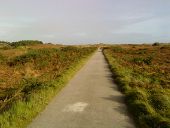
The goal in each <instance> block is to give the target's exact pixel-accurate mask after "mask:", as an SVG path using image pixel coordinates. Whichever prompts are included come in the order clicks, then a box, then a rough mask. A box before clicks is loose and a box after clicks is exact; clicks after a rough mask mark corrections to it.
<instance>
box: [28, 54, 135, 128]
mask: <svg viewBox="0 0 170 128" xmlns="http://www.w3.org/2000/svg"><path fill="white" fill-rule="evenodd" d="M28 128H135V126H134V123H133V121H132V119H131V118H130V116H129V114H128V112H127V108H126V105H125V103H124V96H123V95H122V94H121V93H120V92H119V91H118V89H117V86H116V85H115V84H114V82H113V79H112V73H111V71H110V69H109V68H108V64H107V62H106V60H105V58H104V56H103V53H102V52H101V51H98V52H96V53H95V54H94V55H93V56H92V57H91V59H90V60H89V61H88V62H87V64H85V66H84V67H83V68H82V69H81V70H80V71H79V72H78V73H77V74H76V75H75V76H74V77H73V78H72V80H70V82H69V83H68V85H67V86H66V87H64V88H63V89H62V91H61V92H60V93H59V94H58V95H57V96H56V97H54V98H53V100H52V101H51V102H50V103H49V105H47V107H46V109H45V110H44V111H43V112H41V113H40V114H39V115H38V116H37V117H36V118H35V119H34V120H33V122H32V123H31V124H30V125H29V126H28Z"/></svg>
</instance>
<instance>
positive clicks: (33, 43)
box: [10, 40, 43, 47]
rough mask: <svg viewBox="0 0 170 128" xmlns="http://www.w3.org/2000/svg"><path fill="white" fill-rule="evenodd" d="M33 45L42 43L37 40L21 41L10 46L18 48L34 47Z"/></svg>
mask: <svg viewBox="0 0 170 128" xmlns="http://www.w3.org/2000/svg"><path fill="white" fill-rule="evenodd" d="M35 44H43V42H42V41H38V40H21V41H17V42H12V43H11V44H10V45H11V46H13V47H18V46H27V45H35Z"/></svg>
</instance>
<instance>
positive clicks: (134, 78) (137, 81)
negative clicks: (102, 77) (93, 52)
mask: <svg viewBox="0 0 170 128" xmlns="http://www.w3.org/2000/svg"><path fill="white" fill-rule="evenodd" d="M145 50H146V49H145ZM134 51H135V52H134ZM150 51H151V50H148V51H147V52H146V53H144V54H143V51H142V55H141V51H140V50H139V49H135V50H132V49H129V48H128V49H127V50H126V49H124V48H121V47H110V48H106V49H104V55H105V57H106V59H107V61H108V63H109V65H110V68H111V70H112V72H113V76H114V80H115V82H116V83H117V85H118V87H119V89H120V90H121V91H122V92H123V93H124V94H125V96H126V103H127V105H128V108H129V111H130V112H131V113H132V115H133V117H134V120H135V122H136V124H137V126H138V127H140V128H170V90H169V84H168V81H169V77H168V75H169V74H165V77H162V75H160V73H159V72H158V74H157V72H156V70H157V69H159V70H160V69H161V68H160V67H159V66H158V65H157V67H158V68H157V69H156V68H155V67H154V66H155V65H150V63H151V62H152V61H150V60H149V59H147V57H145V55H150V54H149V52H150ZM139 52H140V53H139ZM152 52H153V49H152ZM156 52H157V50H156ZM139 55H141V56H140V57H139ZM165 55H166V53H165V52H164V56H165ZM141 57H145V58H146V59H145V58H144V59H143V58H142V59H141ZM136 58H137V59H136ZM163 58H166V57H163V56H161V57H160V59H162V62H163ZM157 59H159V58H156V59H155V60H156V61H157ZM155 60H153V62H152V63H154V61H155ZM156 63H157V62H156ZM165 64H166V63H165ZM161 65H162V64H161ZM152 66H153V67H152ZM152 69H154V75H155V76H156V77H154V76H153V74H152V75H151V73H153V72H152ZM162 69H163V68H162ZM141 70H142V71H141ZM167 70H168V69H167ZM157 75H158V76H157ZM163 75H164V74H163ZM153 77H154V81H153ZM160 79H161V80H160Z"/></svg>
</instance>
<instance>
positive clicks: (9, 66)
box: [0, 46, 96, 128]
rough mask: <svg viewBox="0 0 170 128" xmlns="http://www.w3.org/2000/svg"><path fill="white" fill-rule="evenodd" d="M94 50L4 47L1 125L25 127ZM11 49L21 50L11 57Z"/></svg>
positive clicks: (0, 61)
mask: <svg viewBox="0 0 170 128" xmlns="http://www.w3.org/2000/svg"><path fill="white" fill-rule="evenodd" d="M95 49H96V48H94V47H82V48H79V47H71V46H70V47H61V48H44V49H43V48H41V49H30V48H29V49H27V48H25V49H17V50H16V49H11V50H2V49H1V51H0V127H3V128H8V127H9V128H11V127H12V128H18V127H23V126H25V125H26V124H27V123H28V122H29V121H31V119H32V118H33V117H35V115H36V114H37V113H38V112H40V111H41V110H42V109H43V108H44V106H45V105H46V104H47V103H48V101H49V100H50V98H51V97H52V96H54V95H55V94H56V92H57V91H59V90H60V89H61V88H62V87H63V85H64V83H65V82H67V81H68V79H69V77H71V75H73V73H74V72H75V71H76V70H77V68H78V65H80V64H81V63H80V62H82V60H84V59H85V58H87V57H88V56H89V55H90V54H92V53H93V52H94V51H95ZM14 50H15V51H14ZM6 51H7V52H6ZM9 51H12V52H17V53H18V52H19V51H22V52H21V53H18V54H16V55H13V56H12V57H11V56H10V54H9V53H10V52H9Z"/></svg>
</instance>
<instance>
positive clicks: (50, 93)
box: [0, 48, 94, 128]
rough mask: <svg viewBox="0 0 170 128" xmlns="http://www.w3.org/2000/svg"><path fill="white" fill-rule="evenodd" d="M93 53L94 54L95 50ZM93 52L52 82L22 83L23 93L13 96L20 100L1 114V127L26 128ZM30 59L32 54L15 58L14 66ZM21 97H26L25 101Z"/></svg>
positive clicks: (31, 81)
mask: <svg viewBox="0 0 170 128" xmlns="http://www.w3.org/2000/svg"><path fill="white" fill-rule="evenodd" d="M71 49H72V48H71ZM63 50H64V51H67V52H69V48H64V49H63ZM75 50H77V49H75ZM92 51H93V52H94V50H92ZM92 51H91V52H89V53H88V54H86V55H85V56H82V58H79V59H78V60H76V61H73V63H71V65H70V66H69V68H68V69H67V68H66V69H65V70H64V72H62V73H60V74H59V75H57V77H56V76H55V77H54V79H50V81H41V79H42V78H40V80H39V79H36V78H30V79H26V80H24V81H23V82H22V83H21V89H22V91H21V90H18V92H15V95H13V97H14V98H15V97H17V98H18V100H14V101H13V102H12V104H10V105H9V108H8V105H7V106H6V107H5V110H4V111H3V112H1V114H0V127H2V128H23V127H26V126H27V125H28V124H29V123H30V122H31V121H32V119H33V118H34V117H35V116H36V115H37V114H38V113H39V112H41V111H42V110H43V109H44V108H45V106H46V105H47V104H48V103H49V101H50V100H51V99H52V97H54V96H55V95H56V94H57V93H58V92H59V91H60V90H61V89H62V88H63V87H64V86H65V85H66V83H67V82H68V81H69V80H70V79H71V78H72V77H73V75H74V74H75V73H76V72H77V71H78V70H79V69H80V68H81V67H82V66H83V65H84V64H85V62H86V61H87V60H88V58H89V57H90V56H91V55H92V53H93V52H92ZM32 55H33V56H35V55H36V54H31V56H32ZM72 56H74V55H72ZM28 57H30V54H29V56H28V54H27V55H22V56H21V57H17V59H16V58H15V59H14V61H13V60H12V66H13V65H14V64H17V65H18V63H19V62H18V58H20V59H19V61H22V62H23V60H24V63H25V60H30V58H29V59H27V58H28ZM62 57H64V56H62ZM25 58H26V59H25ZM38 58H40V56H38ZM26 63H27V61H26ZM29 63H30V62H29ZM32 63H36V61H35V59H33V62H32ZM22 64H23V63H22ZM36 65H37V64H36ZM22 85H24V86H22ZM22 87H24V88H22ZM23 95H25V96H23ZM20 97H24V100H23V98H20ZM3 102H8V99H6V101H5V100H3Z"/></svg>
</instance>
